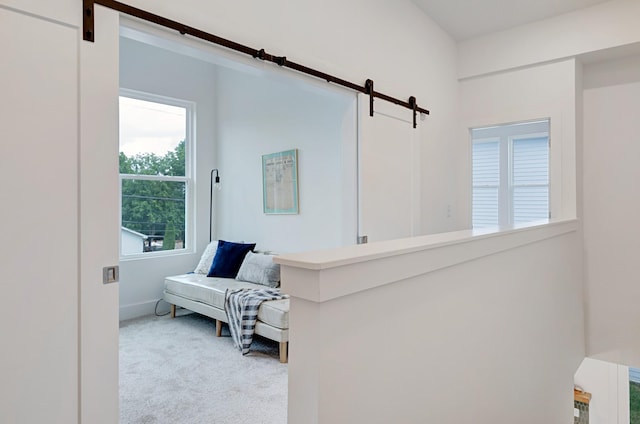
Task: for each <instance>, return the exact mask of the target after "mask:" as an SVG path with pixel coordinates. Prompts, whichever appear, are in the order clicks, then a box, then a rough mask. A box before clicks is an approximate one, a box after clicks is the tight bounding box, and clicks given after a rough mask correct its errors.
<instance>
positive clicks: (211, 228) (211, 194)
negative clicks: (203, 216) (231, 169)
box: [209, 168, 222, 242]
mask: <svg viewBox="0 0 640 424" xmlns="http://www.w3.org/2000/svg"><path fill="white" fill-rule="evenodd" d="M214 172H215V173H216V179H215V182H214V180H213V173H214ZM209 182H210V186H209V242H211V239H212V234H213V221H212V220H213V188H214V187H215V188H216V190H220V189H221V188H222V186H221V185H220V176H219V175H218V169H217V168H214V169H212V170H211V178H210V180H209Z"/></svg>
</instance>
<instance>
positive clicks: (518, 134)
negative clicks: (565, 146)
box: [471, 119, 549, 228]
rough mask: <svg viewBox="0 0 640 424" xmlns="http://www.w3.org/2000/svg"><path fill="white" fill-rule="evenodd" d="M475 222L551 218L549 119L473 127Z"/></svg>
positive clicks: (487, 223) (486, 224) (492, 223)
mask: <svg viewBox="0 0 640 424" xmlns="http://www.w3.org/2000/svg"><path fill="white" fill-rule="evenodd" d="M471 138H472V162H473V199H472V204H473V211H472V221H473V228H482V227H489V226H496V225H511V224H521V223H525V222H530V221H538V220H541V219H548V218H549V120H548V119H547V120H544V121H536V122H525V123H519V124H510V125H501V126H495V127H487V128H476V129H472V130H471Z"/></svg>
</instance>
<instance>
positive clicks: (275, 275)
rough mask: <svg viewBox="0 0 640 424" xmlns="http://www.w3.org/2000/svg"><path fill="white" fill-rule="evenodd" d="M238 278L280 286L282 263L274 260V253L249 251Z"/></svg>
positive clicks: (269, 285) (270, 285)
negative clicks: (264, 253) (263, 253)
mask: <svg viewBox="0 0 640 424" xmlns="http://www.w3.org/2000/svg"><path fill="white" fill-rule="evenodd" d="M236 280H242V281H248V282H249V283H256V284H261V285H263V286H268V287H278V285H279V283H280V265H279V264H277V263H275V262H273V255H260V254H256V253H253V252H248V253H247V256H245V257H244V261H242V265H241V266H240V269H239V270H238V275H236Z"/></svg>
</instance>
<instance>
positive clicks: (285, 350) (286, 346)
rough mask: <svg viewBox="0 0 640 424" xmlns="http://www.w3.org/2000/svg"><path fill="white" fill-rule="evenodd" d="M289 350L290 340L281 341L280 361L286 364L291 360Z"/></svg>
mask: <svg viewBox="0 0 640 424" xmlns="http://www.w3.org/2000/svg"><path fill="white" fill-rule="evenodd" d="M288 350H289V342H280V362H281V363H283V364H286V363H287V362H289V358H287V355H288Z"/></svg>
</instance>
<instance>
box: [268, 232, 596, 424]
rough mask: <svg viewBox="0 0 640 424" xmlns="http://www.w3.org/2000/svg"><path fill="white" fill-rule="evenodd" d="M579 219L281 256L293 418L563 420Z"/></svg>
mask: <svg viewBox="0 0 640 424" xmlns="http://www.w3.org/2000/svg"><path fill="white" fill-rule="evenodd" d="M578 227H579V226H578V224H577V222H576V221H571V222H566V223H557V224H552V225H548V226H541V227H533V228H529V229H524V230H516V231H512V232H507V233H494V234H488V235H479V236H472V237H469V234H470V233H469V232H466V231H465V232H459V233H460V234H458V233H447V234H442V235H434V236H423V237H418V238H412V239H401V240H395V241H390V242H379V243H371V244H369V245H359V246H351V247H348V248H343V249H338V250H332V251H324V252H312V253H306V254H300V255H288V256H287V255H285V256H284V257H280V258H278V259H276V261H277V262H279V263H281V264H282V277H283V279H282V282H283V287H284V289H285V290H286V291H287V293H290V294H291V296H292V297H291V314H292V317H295V320H292V321H291V327H290V348H289V349H290V352H289V353H290V356H289V372H290V375H291V376H299V377H300V378H290V379H289V415H288V416H289V422H295V423H332V424H334V423H335V424H339V423H361V422H362V423H364V422H366V423H390V422H398V423H471V422H478V423H510V422H518V423H532V424H533V423H568V422H571V417H572V415H573V391H572V388H573V376H574V372H575V370H576V369H577V368H578V365H579V364H580V362H581V361H582V359H583V357H584V327H583V317H582V259H581V253H580V236H579V233H578V231H577V229H578Z"/></svg>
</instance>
